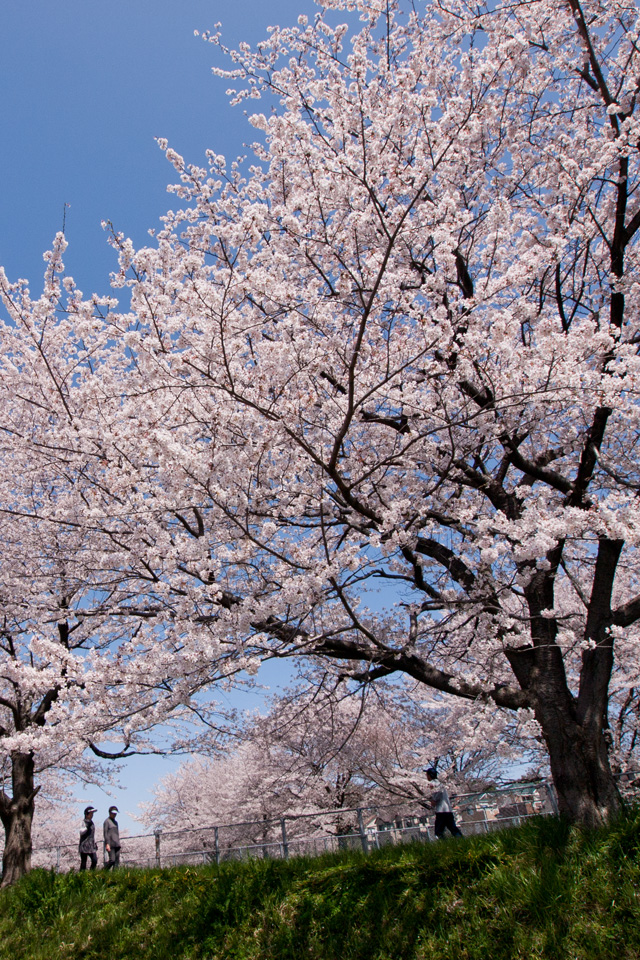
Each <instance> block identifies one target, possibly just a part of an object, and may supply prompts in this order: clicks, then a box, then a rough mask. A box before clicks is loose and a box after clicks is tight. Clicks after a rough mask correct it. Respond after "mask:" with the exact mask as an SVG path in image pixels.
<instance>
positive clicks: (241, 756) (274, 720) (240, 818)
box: [143, 669, 535, 844]
mask: <svg viewBox="0 0 640 960" xmlns="http://www.w3.org/2000/svg"><path fill="white" fill-rule="evenodd" d="M425 692H426V691H425V690H424V688H422V691H421V690H420V688H419V685H417V684H415V683H407V682H405V683H403V684H400V683H395V684H389V683H387V684H383V683H381V684H379V685H378V686H377V687H376V688H375V690H373V691H366V690H363V691H361V696H356V695H354V694H353V693H350V692H349V691H348V690H347V689H345V685H344V684H338V685H337V686H336V684H335V682H329V678H327V677H326V676H323V675H322V673H321V671H319V670H318V669H315V670H312V671H311V672H310V673H308V675H307V676H306V678H305V679H304V681H300V682H298V683H297V684H296V685H295V686H293V687H291V688H289V689H287V690H284V691H281V692H279V693H278V694H276V695H274V696H273V697H272V699H271V701H270V703H269V704H268V709H267V711H266V712H265V713H263V714H259V715H252V714H247V715H246V716H245V719H244V723H243V724H241V725H240V726H239V727H236V729H235V743H236V745H235V748H233V742H234V741H233V740H231V741H230V749H229V751H228V752H225V755H224V756H222V757H220V755H219V750H216V752H215V754H213V753H212V755H210V756H207V755H206V752H205V753H204V754H203V755H201V756H199V757H198V758H196V759H191V760H188V761H186V762H185V763H183V764H182V766H181V767H180V768H179V770H177V771H176V772H175V773H173V774H170V775H169V776H166V777H164V778H163V779H162V780H161V781H160V783H159V784H158V786H157V787H156V788H155V789H154V794H155V800H154V801H153V802H152V803H150V804H146V805H143V820H144V822H145V823H146V824H147V825H149V826H156V825H161V826H162V827H163V828H165V829H169V830H181V829H184V828H187V827H188V828H192V829H195V830H197V829H198V828H204V827H211V826H212V825H215V824H239V823H241V822H242V824H243V826H242V827H241V828H240V829H239V830H236V831H235V832H232V833H231V834H230V833H229V831H226V832H225V837H227V836H229V837H231V838H232V839H233V840H234V841H235V842H236V844H237V843H241V842H247V838H248V837H249V836H250V839H251V840H252V842H254V843H259V842H260V839H261V822H263V821H265V820H268V821H274V820H277V819H278V818H280V817H283V816H287V817H290V818H294V819H293V820H292V822H291V823H290V824H289V825H288V828H287V829H288V833H289V835H290V836H291V837H295V836H296V834H300V833H306V834H309V833H310V832H311V831H312V830H313V828H314V827H315V826H316V825H321V826H322V830H323V833H326V832H327V831H331V830H333V831H334V832H336V833H341V832H344V830H345V829H353V826H354V824H353V817H351V818H350V817H349V816H348V815H347V814H345V813H344V812H342V811H344V810H349V809H351V810H353V809H354V808H356V807H371V806H373V807H376V808H378V809H380V810H382V809H383V808H385V807H386V808H387V810H388V811H393V810H397V809H400V808H402V807H403V805H406V803H407V802H414V803H415V802H416V801H417V802H418V803H419V802H421V801H424V800H425V798H426V797H427V796H428V795H429V794H430V793H431V792H432V787H431V785H430V784H429V781H428V779H427V777H426V775H425V768H426V767H430V766H432V765H433V764H434V763H438V764H439V769H440V772H441V775H442V776H443V778H444V779H445V780H448V781H449V782H452V783H455V784H456V787H457V789H458V790H464V789H465V787H466V786H469V787H473V786H477V785H478V783H480V784H482V785H484V786H486V785H487V783H489V782H495V781H493V778H494V777H495V776H497V775H500V773H502V774H504V773H505V772H506V771H508V769H509V767H510V766H512V765H513V761H514V759H516V758H517V759H518V760H522V758H523V756H524V755H525V752H526V751H525V750H524V749H523V743H524V740H523V734H524V731H515V730H513V729H509V720H510V718H509V716H508V714H506V712H502V713H500V714H499V715H498V716H496V713H495V711H493V712H492V713H491V715H489V714H488V713H487V714H486V715H485V716H484V717H483V716H481V715H480V714H479V712H478V710H477V709H474V708H473V706H472V705H461V707H460V708H459V707H458V705H457V704H455V703H454V704H452V705H451V707H450V708H449V709H448V710H447V709H446V708H444V706H443V704H442V703H437V702H434V701H431V702H429V703H425V702H424V695H425ZM362 694H364V696H363V695H362ZM468 726H473V728H474V736H473V737H472V738H470V737H469V731H468V729H465V727H468ZM534 727H535V724H534ZM481 731H482V733H481ZM517 733H519V734H520V735H519V736H518V735H516V734H517ZM480 736H482V746H480V745H479V741H480ZM470 739H475V740H476V742H477V743H478V746H477V748H476V750H475V751H473V752H468V753H467V752H464V750H461V751H460V752H458V749H457V748H458V747H459V746H460V744H461V743H462V744H463V743H465V742H468V741H469V740H470ZM200 749H201V750H202V751H206V743H204V742H203V743H202V744H201V747H200ZM529 755H531V751H529ZM332 813H334V814H335V815H334V816H333V817H332V816H331V814H332ZM314 815H318V816H317V818H316V817H314ZM296 817H301V819H300V821H299V822H296V820H295V818H296ZM246 821H253V834H251V829H252V828H251V827H250V826H247V825H246ZM243 838H244V839H243Z"/></svg>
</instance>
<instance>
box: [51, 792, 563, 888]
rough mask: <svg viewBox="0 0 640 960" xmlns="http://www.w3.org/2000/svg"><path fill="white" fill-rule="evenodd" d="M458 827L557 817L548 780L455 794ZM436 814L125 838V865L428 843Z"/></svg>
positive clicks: (392, 807) (293, 821)
mask: <svg viewBox="0 0 640 960" xmlns="http://www.w3.org/2000/svg"><path fill="white" fill-rule="evenodd" d="M451 801H452V806H453V808H454V815H455V818H456V822H457V824H458V826H459V827H460V829H461V830H462V833H463V834H464V835H465V836H470V835H473V834H479V833H489V832H491V831H493V830H502V829H504V828H506V827H514V826H518V825H519V824H521V823H522V822H523V821H525V820H527V819H529V818H530V817H534V816H541V815H542V816H544V815H550V814H557V812H558V808H557V803H556V796H555V793H554V790H553V786H552V784H551V783H549V782H547V781H535V782H531V783H514V784H511V785H509V786H507V787H500V788H491V789H487V790H484V791H479V792H476V793H465V794H458V795H457V796H453V795H452V797H451ZM433 822H434V814H433V812H432V811H431V810H430V809H429V808H428V806H427V805H426V803H419V802H418V801H398V802H397V803H394V804H378V805H375V806H363V807H355V808H348V809H339V810H327V811H323V812H318V813H305V814H287V815H286V816H283V817H277V818H273V819H270V818H267V817H265V818H263V819H261V820H247V821H243V822H242V821H241V822H236V823H227V824H212V825H211V826H198V827H193V828H186V829H183V830H162V829H160V828H158V829H156V830H155V831H154V832H153V833H146V834H139V835H137V836H124V835H123V836H122V838H121V840H122V850H121V864H122V865H123V866H127V867H168V866H176V865H179V864H203V863H205V864H206V863H221V862H223V861H227V860H243V859H246V858H248V857H259V858H262V859H269V858H272V859H287V858H289V857H294V856H315V855H318V854H322V853H327V852H333V851H339V850H363V851H364V852H365V853H368V852H369V851H371V850H376V849H380V848H381V847H385V846H389V845H395V844H401V843H412V842H416V841H418V842H430V841H432V840H434V839H435V837H434V832H433ZM78 864H79V857H78V846H77V843H76V844H64V845H60V846H55V847H41V848H36V849H34V851H33V856H32V865H33V866H34V867H45V868H47V869H49V868H53V869H54V870H56V871H68V870H72V869H76V868H77V866H78Z"/></svg>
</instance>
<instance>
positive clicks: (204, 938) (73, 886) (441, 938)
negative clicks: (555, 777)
mask: <svg viewBox="0 0 640 960" xmlns="http://www.w3.org/2000/svg"><path fill="white" fill-rule="evenodd" d="M639 881H640V813H638V812H636V813H635V814H634V815H627V816H625V817H624V818H623V819H621V820H620V821H619V822H617V823H616V824H615V825H614V826H613V827H611V828H610V829H608V830H603V831H599V832H594V833H583V832H581V831H579V830H577V829H575V828H571V827H569V826H568V825H567V824H565V823H563V822H559V821H554V820H541V821H535V822H532V823H529V824H527V825H526V826H525V827H523V828H521V829H519V830H511V831H505V832H503V833H500V834H494V835H493V836H488V837H477V838H472V839H468V840H460V841H447V842H444V843H441V844H427V845H424V846H423V845H418V844H416V845H411V846H407V847H401V848H394V849H386V850H384V851H380V852H379V853H374V854H372V855H371V856H369V857H364V856H362V855H354V854H350V855H339V856H338V855H335V856H325V857H319V858H314V859H309V860H307V859H304V860H302V859H294V860H290V861H289V862H280V861H252V862H249V863H239V864H223V865H222V866H221V867H220V868H219V869H218V868H216V867H215V866H212V867H202V868H193V867H192V868H176V869H171V870H166V871H160V870H148V871H134V870H131V871H129V870H121V871H120V873H114V874H105V873H100V872H98V873H96V874H93V875H92V874H90V873H85V874H77V873H72V874H67V875H61V876H56V875H54V874H53V873H47V872H45V871H34V872H33V873H32V874H30V875H29V876H28V877H25V879H24V880H23V881H21V883H19V884H18V885H16V887H14V888H13V889H9V890H5V891H1V892H0V958H1V960H5V958H6V960H9V958H11V960H70V958H73V960H76V958H77V960H80V958H82V960H94V958H95V960H97V958H101V960H102V958H104V957H109V958H110V960H187V958H189V960H223V958H224V960H240V958H242V960H302V958H310V960H432V958H433V960H436V958H437V960H448V958H451V960H471V958H482V960H485V958H491V960H503V958H504V960H515V958H520V957H521V958H526V960H537V958H542V957H544V958H553V960H564V958H567V960H569V958H571V960H574V958H579V960H609V958H615V960H623V958H625V960H626V958H640V884H639Z"/></svg>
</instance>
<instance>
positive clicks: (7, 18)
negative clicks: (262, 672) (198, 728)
mask: <svg viewBox="0 0 640 960" xmlns="http://www.w3.org/2000/svg"><path fill="white" fill-rule="evenodd" d="M313 10H314V7H313V4H312V2H311V0H269V2H260V0H235V2H233V3H229V4H227V3H224V4H223V3H221V2H220V0H106V2H105V0H100V2H98V0H57V2H55V3H52V2H51V0H2V2H1V4H0V30H1V36H2V40H3V43H2V56H1V57H0V90H1V96H0V127H1V129H2V133H3V137H2V149H1V150H0V183H1V184H2V190H1V191H0V264H2V265H3V266H4V268H5V270H6V272H7V274H8V276H9V279H10V280H16V279H18V278H19V277H26V278H28V279H29V281H30V285H31V289H32V292H33V293H34V294H35V293H36V292H37V291H38V290H39V288H40V283H41V277H42V274H43V271H44V263H43V260H42V254H43V252H44V251H45V250H47V249H48V248H49V247H50V245H51V241H52V239H53V237H54V235H55V233H56V232H57V231H58V230H60V229H61V228H62V222H63V214H64V211H65V204H68V205H69V206H68V207H67V208H66V230H65V232H66V236H67V239H68V241H69V245H70V246H69V249H68V251H67V254H66V257H65V263H66V268H67V272H68V273H70V274H72V275H73V276H74V277H75V279H76V282H77V283H78V285H79V287H80V289H82V290H83V291H84V293H85V294H89V293H90V292H92V291H96V292H99V293H104V292H107V290H108V276H109V272H110V271H111V270H113V269H115V266H116V263H115V259H114V254H113V251H112V250H111V249H110V247H109V246H108V245H107V242H106V235H105V233H104V231H103V229H102V228H101V225H100V224H101V221H102V220H111V221H112V222H113V224H114V226H115V227H116V229H117V230H120V231H122V232H123V233H125V234H126V235H127V236H130V237H131V238H132V239H133V241H134V243H135V244H136V245H141V244H144V243H145V242H146V241H147V230H148V229H149V228H150V227H155V226H157V224H158V218H159V217H160V216H161V215H162V214H163V212H164V211H165V210H166V209H167V208H168V207H170V206H171V199H170V198H169V197H168V196H167V194H166V185H167V183H170V182H173V181H174V174H175V171H173V168H172V167H170V165H169V164H168V162H167V161H166V159H165V157H164V155H163V154H162V153H161V151H160V150H159V148H158V146H157V144H156V143H155V138H156V137H166V138H167V140H168V141H169V143H170V145H171V146H172V147H173V148H174V149H175V150H177V151H178V152H179V153H181V154H182V155H183V156H184V157H185V158H186V159H187V160H189V161H193V162H195V163H202V162H203V160H204V152H205V150H206V149H207V148H211V149H213V150H215V151H216V153H224V154H226V155H227V156H232V157H235V156H236V155H237V154H239V153H242V152H244V151H243V143H244V142H245V141H251V140H253V139H255V131H254V130H253V129H252V128H251V127H250V126H249V125H248V124H247V122H246V119H245V117H244V115H243V109H242V108H241V107H235V108H232V107H230V106H229V104H228V100H227V97H226V95H225V89H226V84H225V81H224V80H220V79H218V78H216V77H213V76H212V75H211V67H212V65H214V63H217V64H218V65H220V64H221V63H222V60H221V58H220V54H219V52H218V51H217V49H216V48H214V47H213V46H212V45H211V44H207V43H204V42H203V41H202V39H200V38H196V37H194V30H200V31H203V30H207V29H212V28H213V26H214V24H215V23H216V22H218V21H220V22H222V28H223V38H224V42H225V43H226V44H227V45H228V46H232V47H233V46H235V45H236V44H237V43H238V42H239V41H240V40H248V41H249V42H255V41H256V40H259V39H260V38H262V37H263V36H264V35H265V33H266V27H267V26H268V25H270V24H275V23H279V24H283V25H285V24H293V23H294V22H295V21H296V19H297V16H298V14H299V13H302V12H306V13H307V14H309V13H313ZM216 58H218V59H217V60H216ZM278 670H282V667H276V666H272V667H271V668H270V670H269V671H268V674H267V675H266V677H265V680H266V681H267V682H269V683H271V684H272V685H273V684H274V683H275V684H277V681H278ZM256 702H259V701H258V699H257V698H256ZM175 766H176V761H175V760H174V761H171V760H161V759H159V758H140V759H137V760H135V761H129V763H128V765H127V767H126V769H125V771H124V773H123V776H122V782H123V787H124V788H123V789H120V790H115V791H113V793H112V795H113V796H114V797H115V800H116V802H117V804H118V806H119V807H120V810H121V811H122V815H121V821H122V823H123V825H124V826H125V827H130V828H131V829H132V832H139V827H138V826H136V825H135V824H134V823H133V822H132V821H130V820H129V818H128V817H127V816H126V813H124V811H126V810H135V808H136V806H137V804H138V803H139V802H140V801H143V800H146V799H149V797H150V794H149V787H150V786H151V785H152V784H153V783H154V782H155V781H156V780H157V779H158V778H159V777H160V776H162V775H163V774H165V773H167V772H169V771H170V770H173V769H175ZM85 796H86V798H87V799H88V800H91V802H93V803H94V804H95V805H96V806H97V807H99V808H100V810H101V811H102V810H103V809H104V810H105V815H106V807H107V806H108V805H109V803H110V802H112V801H111V800H110V799H107V797H106V796H104V795H102V794H101V793H100V791H98V790H97V789H89V790H88V791H86V792H85Z"/></svg>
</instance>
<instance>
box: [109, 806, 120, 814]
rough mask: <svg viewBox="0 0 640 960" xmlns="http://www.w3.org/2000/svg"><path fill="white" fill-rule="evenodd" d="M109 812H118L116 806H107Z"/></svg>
mask: <svg viewBox="0 0 640 960" xmlns="http://www.w3.org/2000/svg"><path fill="white" fill-rule="evenodd" d="M109 813H118V808H117V807H109Z"/></svg>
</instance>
